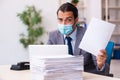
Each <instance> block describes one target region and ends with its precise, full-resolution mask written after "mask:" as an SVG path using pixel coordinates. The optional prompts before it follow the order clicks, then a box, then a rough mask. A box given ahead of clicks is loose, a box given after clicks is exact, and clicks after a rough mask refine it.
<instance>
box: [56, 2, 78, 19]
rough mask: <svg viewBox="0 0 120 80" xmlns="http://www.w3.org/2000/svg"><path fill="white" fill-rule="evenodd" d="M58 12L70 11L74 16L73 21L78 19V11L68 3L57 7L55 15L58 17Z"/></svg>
mask: <svg viewBox="0 0 120 80" xmlns="http://www.w3.org/2000/svg"><path fill="white" fill-rule="evenodd" d="M59 11H62V12H67V11H71V12H73V15H74V18H75V19H76V18H77V17H78V9H77V8H76V7H75V6H74V5H72V4H71V3H69V2H67V3H64V4H62V5H61V6H60V7H59V9H58V10H57V15H58V12H59Z"/></svg>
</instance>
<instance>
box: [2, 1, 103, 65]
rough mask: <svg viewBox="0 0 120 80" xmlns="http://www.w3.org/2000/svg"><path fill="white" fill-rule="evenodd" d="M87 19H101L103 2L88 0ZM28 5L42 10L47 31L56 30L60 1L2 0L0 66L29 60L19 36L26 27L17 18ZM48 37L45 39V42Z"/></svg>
mask: <svg viewBox="0 0 120 80" xmlns="http://www.w3.org/2000/svg"><path fill="white" fill-rule="evenodd" d="M86 2H87V8H88V9H87V17H88V21H89V20H90V19H91V17H93V16H95V17H98V18H100V17H101V0H87V1H86ZM26 5H35V7H36V8H37V9H41V10H42V17H43V23H42V25H43V26H44V27H45V29H46V31H47V32H49V31H51V30H54V29H56V25H57V20H56V10H57V9H58V6H59V0H0V64H11V63H16V62H19V61H26V60H28V59H29V53H28V50H26V49H24V48H23V45H22V44H21V43H20V42H19V38H20V36H19V34H20V33H22V32H26V27H25V25H24V24H23V23H22V22H21V21H20V19H19V18H18V17H17V16H16V15H17V13H20V12H22V11H23V10H24V9H25V6H26ZM46 41H47V36H45V37H44V42H46Z"/></svg>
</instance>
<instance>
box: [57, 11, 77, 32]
mask: <svg viewBox="0 0 120 80" xmlns="http://www.w3.org/2000/svg"><path fill="white" fill-rule="evenodd" d="M57 19H58V23H59V24H63V25H70V24H72V25H73V24H76V22H77V20H76V19H74V15H73V12H71V11H68V12H67V11H66V12H62V11H58V15H57ZM72 27H73V30H74V29H75V27H76V26H74V25H73V26H72Z"/></svg>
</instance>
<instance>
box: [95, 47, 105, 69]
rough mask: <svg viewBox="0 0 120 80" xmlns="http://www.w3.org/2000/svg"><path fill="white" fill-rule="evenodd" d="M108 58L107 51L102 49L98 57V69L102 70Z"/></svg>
mask: <svg viewBox="0 0 120 80" xmlns="http://www.w3.org/2000/svg"><path fill="white" fill-rule="evenodd" d="M106 58H107V55H106V51H105V50H104V49H101V50H100V52H99V54H98V55H97V57H96V60H97V66H98V69H101V68H102V66H103V64H104V63H105V60H106Z"/></svg>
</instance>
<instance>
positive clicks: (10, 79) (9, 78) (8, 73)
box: [0, 65, 120, 80]
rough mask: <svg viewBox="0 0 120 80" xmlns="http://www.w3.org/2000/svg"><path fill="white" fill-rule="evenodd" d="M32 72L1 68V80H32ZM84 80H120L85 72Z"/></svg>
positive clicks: (6, 66)
mask: <svg viewBox="0 0 120 80" xmlns="http://www.w3.org/2000/svg"><path fill="white" fill-rule="evenodd" d="M31 76H32V74H31V72H30V70H23V71H14V70H10V66H8V65H4V66H0V80H32V77H31ZM83 79H84V80H120V79H117V78H112V77H106V76H101V75H96V74H92V73H87V72H83Z"/></svg>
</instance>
